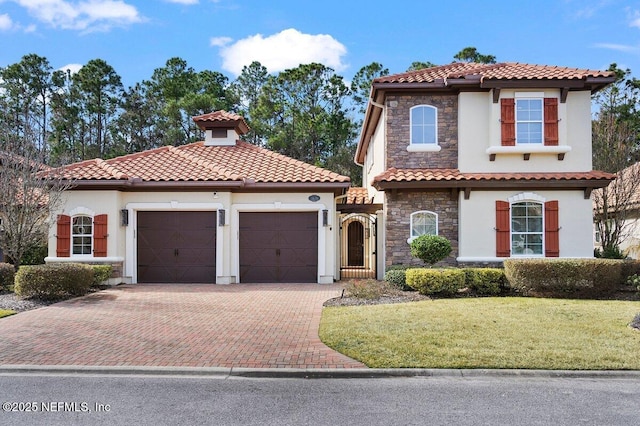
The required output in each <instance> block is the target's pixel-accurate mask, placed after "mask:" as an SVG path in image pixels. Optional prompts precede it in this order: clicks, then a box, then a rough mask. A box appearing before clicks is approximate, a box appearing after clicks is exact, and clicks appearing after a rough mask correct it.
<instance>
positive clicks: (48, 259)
mask: <svg viewBox="0 0 640 426" xmlns="http://www.w3.org/2000/svg"><path fill="white" fill-rule="evenodd" d="M44 261H45V263H53V262H56V263H61V262H71V263H73V262H77V263H82V262H96V263H98V262H99V263H107V262H123V261H124V257H119V256H112V257H94V256H92V255H84V256H79V255H75V256H71V257H57V256H47V257H45V258H44Z"/></svg>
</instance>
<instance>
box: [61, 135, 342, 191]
mask: <svg viewBox="0 0 640 426" xmlns="http://www.w3.org/2000/svg"><path fill="white" fill-rule="evenodd" d="M52 173H53V174H55V175H60V174H61V175H62V177H64V178H66V179H69V180H75V181H96V180H101V181H104V180H106V181H108V180H133V181H142V182H233V181H240V182H251V183H253V182H256V183H298V182H300V183H348V182H349V178H348V177H347V176H342V175H339V174H337V173H334V172H331V171H329V170H326V169H322V168H320V167H316V166H312V165H310V164H307V163H304V162H302V161H298V160H294V159H292V158H289V157H286V156H284V155H281V154H277V153H275V152H272V151H269V150H267V149H264V148H260V147H257V146H255V145H251V144H249V143H246V142H242V141H237V144H236V145H235V146H205V145H204V144H203V143H202V142H196V143H193V144H189V145H184V146H179V147H173V146H165V147H161V148H156V149H152V150H149V151H144V152H140V153H136V154H130V155H125V156H123V157H117V158H113V159H110V160H101V159H96V160H88V161H83V162H80V163H75V164H71V165H69V166H65V167H63V168H59V169H55V170H54V171H53V172H52Z"/></svg>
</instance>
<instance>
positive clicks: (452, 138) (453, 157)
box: [385, 94, 458, 169]
mask: <svg viewBox="0 0 640 426" xmlns="http://www.w3.org/2000/svg"><path fill="white" fill-rule="evenodd" d="M386 105H387V135H386V143H387V146H386V147H385V148H386V152H387V165H386V168H390V167H396V168H439V169H442V168H445V169H457V168H458V95H456V94H453V95H452V94H435V95H403V96H394V95H388V96H387V97H386ZM416 105H431V106H434V107H436V108H437V109H438V145H440V147H441V150H440V151H439V152H408V151H407V146H409V142H410V137H411V126H410V117H411V107H414V106H416Z"/></svg>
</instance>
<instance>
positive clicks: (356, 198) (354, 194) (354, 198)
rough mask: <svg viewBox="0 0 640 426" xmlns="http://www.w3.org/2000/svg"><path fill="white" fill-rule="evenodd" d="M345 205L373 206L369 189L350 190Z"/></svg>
mask: <svg viewBox="0 0 640 426" xmlns="http://www.w3.org/2000/svg"><path fill="white" fill-rule="evenodd" d="M346 196H347V197H346V198H345V200H344V203H343V204H373V197H370V196H369V191H368V190H367V188H349V189H348V190H347V193H346Z"/></svg>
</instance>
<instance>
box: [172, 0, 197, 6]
mask: <svg viewBox="0 0 640 426" xmlns="http://www.w3.org/2000/svg"><path fill="white" fill-rule="evenodd" d="M165 1H166V2H167V3H176V4H185V5H192V4H198V0H165Z"/></svg>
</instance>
